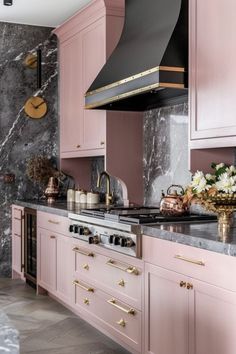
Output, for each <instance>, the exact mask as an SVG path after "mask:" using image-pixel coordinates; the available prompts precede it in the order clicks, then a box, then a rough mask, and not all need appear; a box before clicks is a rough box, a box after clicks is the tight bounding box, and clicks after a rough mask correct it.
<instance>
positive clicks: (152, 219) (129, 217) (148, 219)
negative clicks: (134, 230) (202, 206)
mask: <svg viewBox="0 0 236 354" xmlns="http://www.w3.org/2000/svg"><path fill="white" fill-rule="evenodd" d="M81 214H82V215H87V216H93V217H97V218H100V219H105V220H110V221H115V222H121V223H125V224H135V225H139V224H151V223H152V224H154V223H166V222H174V223H176V222H185V221H188V222H196V221H216V219H217V217H216V216H215V215H199V214H189V215H185V216H163V215H162V214H160V210H159V209H158V208H155V207H144V206H141V207H131V208H126V207H124V208H123V207H117V208H114V207H113V208H98V209H84V210H82V211H81Z"/></svg>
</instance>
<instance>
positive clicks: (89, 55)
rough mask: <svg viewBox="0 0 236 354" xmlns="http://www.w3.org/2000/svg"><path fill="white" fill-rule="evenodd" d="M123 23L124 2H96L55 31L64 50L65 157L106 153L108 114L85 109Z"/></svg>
mask: <svg viewBox="0 0 236 354" xmlns="http://www.w3.org/2000/svg"><path fill="white" fill-rule="evenodd" d="M123 22H124V1H123V0H119V1H117V2H116V4H115V3H114V2H112V1H105V2H104V1H101V0H95V1H92V3H91V4H90V5H89V6H87V7H86V8H85V9H83V10H81V11H80V12H78V13H77V14H76V15H75V16H73V17H72V18H71V19H70V20H68V21H67V22H65V23H64V24H63V25H61V26H60V27H58V28H57V29H56V30H54V33H55V34H56V35H57V36H58V39H59V47H60V53H59V63H60V64H59V65H60V115H61V124H60V135H61V136H60V140H61V144H60V151H61V158H70V157H73V158H74V157H87V156H98V155H105V153H106V149H105V147H106V118H107V113H106V111H104V110H101V111H99V110H85V109H84V94H85V93H86V91H87V89H88V88H89V86H90V85H91V84H92V82H93V80H94V79H95V78H96V76H97V74H98V73H99V71H100V70H101V68H102V67H103V65H104V64H105V62H106V60H107V58H108V56H109V55H110V54H111V52H112V51H113V49H114V48H115V46H116V44H117V42H118V39H119V37H120V34H121V31H122V27H123ZM111 33H112V34H111Z"/></svg>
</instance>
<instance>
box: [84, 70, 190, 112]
mask: <svg viewBox="0 0 236 354" xmlns="http://www.w3.org/2000/svg"><path fill="white" fill-rule="evenodd" d="M165 73H167V76H166V77H165V76H164V77H163V79H165V80H163V81H160V79H162V77H161V75H165ZM168 74H172V75H168ZM173 74H175V76H173ZM156 75H158V79H159V80H157V77H156ZM184 75H185V69H184V68H183V67H174V66H173V67H172V66H157V67H155V68H152V69H149V70H146V71H143V72H141V73H139V74H135V75H132V76H130V77H128V78H126V79H123V80H120V81H117V82H114V83H112V84H109V85H106V86H103V87H100V88H98V89H96V90H92V91H88V92H87V93H86V94H85V107H84V108H85V109H93V108H97V107H101V106H103V105H106V104H109V103H112V102H116V101H119V100H122V99H125V98H128V97H132V96H135V95H139V94H141V93H145V92H149V91H151V90H157V89H158V90H161V89H165V88H173V89H184V88H185V84H184ZM146 78H149V80H151V81H152V79H155V80H154V81H155V82H154V83H151V84H148V85H143V87H142V84H143V83H144V80H145V79H146ZM140 80H141V85H140ZM135 81H136V82H137V87H135V85H134V87H133V89H131V90H127V91H126V92H123V90H122V93H120V94H116V95H113V94H112V92H113V89H116V91H117V88H119V87H121V86H122V87H125V86H127V88H128V85H130V84H132V83H134V82H135ZM173 81H174V82H173ZM101 98H102V99H101Z"/></svg>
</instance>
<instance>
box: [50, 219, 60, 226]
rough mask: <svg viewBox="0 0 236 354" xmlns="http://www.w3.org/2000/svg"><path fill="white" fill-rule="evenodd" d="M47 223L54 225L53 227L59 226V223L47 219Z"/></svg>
mask: <svg viewBox="0 0 236 354" xmlns="http://www.w3.org/2000/svg"><path fill="white" fill-rule="evenodd" d="M48 222H49V223H50V224H54V225H59V224H60V222H59V221H54V220H51V219H49V220H48Z"/></svg>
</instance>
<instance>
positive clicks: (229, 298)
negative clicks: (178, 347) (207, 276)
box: [162, 269, 236, 354]
mask: <svg viewBox="0 0 236 354" xmlns="http://www.w3.org/2000/svg"><path fill="white" fill-rule="evenodd" d="M229 272H230V273H231V274H232V277H233V276H234V274H235V271H234V270H233V269H229ZM192 285H193V289H192V291H190V292H189V307H190V310H189V326H190V342H189V345H190V347H189V353H190V354H208V353H209V354H213V353H214V354H235V351H236V350H235V331H236V293H235V292H231V291H229V290H225V289H222V288H219V287H216V286H213V285H210V284H207V283H204V282H200V281H197V280H192ZM162 354H164V353H162Z"/></svg>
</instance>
